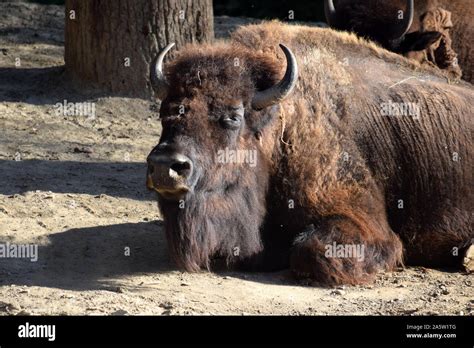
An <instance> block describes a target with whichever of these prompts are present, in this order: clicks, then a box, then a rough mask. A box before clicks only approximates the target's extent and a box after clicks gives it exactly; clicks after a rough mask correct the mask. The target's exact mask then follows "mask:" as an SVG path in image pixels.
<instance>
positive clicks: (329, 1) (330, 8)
mask: <svg viewBox="0 0 474 348" xmlns="http://www.w3.org/2000/svg"><path fill="white" fill-rule="evenodd" d="M324 14H325V15H326V22H327V23H328V25H329V26H330V27H331V28H338V19H337V13H336V8H335V7H334V2H333V0H324Z"/></svg>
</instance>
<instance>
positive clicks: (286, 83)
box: [252, 44, 298, 110]
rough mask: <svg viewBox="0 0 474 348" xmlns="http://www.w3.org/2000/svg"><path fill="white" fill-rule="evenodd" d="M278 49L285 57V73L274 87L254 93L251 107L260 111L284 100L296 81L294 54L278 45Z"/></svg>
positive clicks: (296, 67) (296, 70)
mask: <svg viewBox="0 0 474 348" xmlns="http://www.w3.org/2000/svg"><path fill="white" fill-rule="evenodd" d="M280 48H281V49H282V51H283V53H285V56H286V72H285V76H283V79H282V80H281V81H280V82H278V83H277V84H276V85H274V86H272V87H270V88H268V89H266V90H264V91H259V92H257V93H255V96H254V97H253V100H252V107H253V108H254V109H257V110H260V109H263V108H266V107H267V106H270V105H273V104H277V103H279V102H281V101H282V100H283V99H285V98H286V97H287V96H288V95H289V94H290V93H291V91H292V90H293V87H295V85H296V80H297V79H298V64H297V63H296V58H295V56H294V54H293V53H292V52H291V51H290V49H289V48H288V47H286V46H285V45H282V44H280Z"/></svg>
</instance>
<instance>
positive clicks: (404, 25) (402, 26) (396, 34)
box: [390, 0, 415, 40]
mask: <svg viewBox="0 0 474 348" xmlns="http://www.w3.org/2000/svg"><path fill="white" fill-rule="evenodd" d="M414 13H415V5H414V0H407V7H406V13H404V14H403V20H401V21H400V23H399V24H398V25H397V26H396V27H395V28H394V31H393V34H392V37H391V38H390V39H392V40H397V39H400V38H401V37H402V36H403V35H405V34H406V33H407V32H408V30H409V29H410V27H411V24H412V23H413V16H414Z"/></svg>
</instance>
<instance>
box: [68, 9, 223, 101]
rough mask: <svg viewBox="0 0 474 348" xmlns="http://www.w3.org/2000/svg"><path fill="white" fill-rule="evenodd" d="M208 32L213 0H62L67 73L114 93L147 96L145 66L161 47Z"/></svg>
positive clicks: (209, 36) (208, 34) (207, 36)
mask: <svg viewBox="0 0 474 348" xmlns="http://www.w3.org/2000/svg"><path fill="white" fill-rule="evenodd" d="M213 35H214V29H213V12H212V0H173V1H165V0H66V29H65V57H64V59H65V61H66V72H67V73H68V74H69V76H70V77H71V78H73V79H74V80H79V81H84V82H86V83H88V84H89V85H90V86H93V87H100V88H102V89H105V90H107V91H110V92H112V93H115V94H120V95H127V96H131V97H149V96H150V95H151V94H152V91H151V86H150V82H149V65H150V64H151V62H152V60H153V58H154V57H155V55H156V54H157V52H158V51H159V50H160V49H162V48H163V47H165V46H166V45H167V44H169V43H171V42H176V49H179V48H180V47H182V46H183V45H184V44H185V43H189V42H204V41H211V40H212V39H213ZM170 56H173V54H172V52H170Z"/></svg>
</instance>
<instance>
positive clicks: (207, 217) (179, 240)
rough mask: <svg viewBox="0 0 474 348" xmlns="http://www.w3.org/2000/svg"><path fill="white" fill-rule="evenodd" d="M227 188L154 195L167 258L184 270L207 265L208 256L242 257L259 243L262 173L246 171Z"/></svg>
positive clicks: (263, 189) (263, 188)
mask: <svg viewBox="0 0 474 348" xmlns="http://www.w3.org/2000/svg"><path fill="white" fill-rule="evenodd" d="M239 181H240V183H238V184H237V185H233V186H232V188H227V189H226V190H221V191H213V192H209V191H208V192H195V193H194V194H192V195H190V197H188V198H186V201H185V202H184V207H180V203H179V202H172V201H166V200H164V199H161V198H160V199H159V205H160V208H161V211H162V213H163V215H164V220H165V229H166V237H167V240H168V247H169V251H170V254H171V257H172V259H173V260H174V261H175V262H176V264H177V265H178V267H179V268H181V269H184V270H187V271H198V270H200V269H201V268H206V269H208V270H209V269H210V266H211V261H212V259H213V258H217V257H220V258H225V260H226V262H227V264H228V265H230V264H233V263H240V262H245V261H246V260H247V259H248V258H250V256H254V255H256V254H257V253H259V252H260V251H261V250H262V249H263V247H262V242H261V239H260V227H261V225H262V223H263V220H264V217H265V210H266V209H265V206H266V204H265V195H266V191H267V181H268V180H267V178H262V177H261V176H260V177H258V174H257V173H251V174H250V177H246V178H245V180H243V179H242V178H240V180H239Z"/></svg>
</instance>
